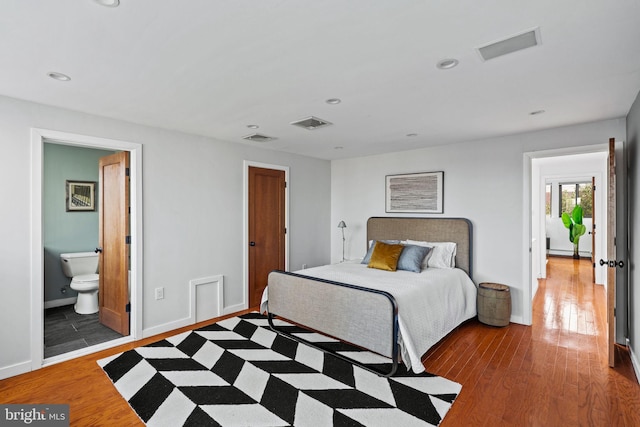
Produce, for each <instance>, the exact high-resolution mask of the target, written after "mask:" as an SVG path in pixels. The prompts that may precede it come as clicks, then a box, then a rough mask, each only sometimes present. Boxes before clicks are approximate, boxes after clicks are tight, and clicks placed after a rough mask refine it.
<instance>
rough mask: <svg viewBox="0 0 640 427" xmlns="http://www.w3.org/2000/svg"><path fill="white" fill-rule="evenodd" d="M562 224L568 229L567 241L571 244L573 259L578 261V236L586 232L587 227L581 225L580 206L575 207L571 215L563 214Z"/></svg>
mask: <svg viewBox="0 0 640 427" xmlns="http://www.w3.org/2000/svg"><path fill="white" fill-rule="evenodd" d="M562 223H563V224H564V226H565V227H567V228H568V229H569V241H571V243H573V258H574V259H580V252H578V246H579V244H580V236H582V235H584V233H585V232H586V231H587V227H585V225H584V224H583V223H582V206H580V205H576V207H574V208H573V210H572V211H571V215H569V214H568V213H566V212H563V213H562Z"/></svg>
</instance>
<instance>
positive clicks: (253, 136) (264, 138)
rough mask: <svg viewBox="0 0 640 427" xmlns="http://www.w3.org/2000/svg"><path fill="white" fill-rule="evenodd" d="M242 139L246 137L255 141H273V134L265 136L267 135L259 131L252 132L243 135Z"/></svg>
mask: <svg viewBox="0 0 640 427" xmlns="http://www.w3.org/2000/svg"><path fill="white" fill-rule="evenodd" d="M242 139H246V140H247V141H255V142H267V141H273V140H274V139H277V138H274V137H273V136H267V135H263V134H261V133H252V134H251V135H247V136H243V137H242Z"/></svg>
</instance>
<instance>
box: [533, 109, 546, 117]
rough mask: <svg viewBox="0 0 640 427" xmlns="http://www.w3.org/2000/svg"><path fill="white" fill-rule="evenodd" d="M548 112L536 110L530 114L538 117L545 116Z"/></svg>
mask: <svg viewBox="0 0 640 427" xmlns="http://www.w3.org/2000/svg"><path fill="white" fill-rule="evenodd" d="M545 112H546V111H544V110H536V111H532V112H530V113H529V115H531V116H537V115H538V114H544V113H545Z"/></svg>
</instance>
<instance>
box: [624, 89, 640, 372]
mask: <svg viewBox="0 0 640 427" xmlns="http://www.w3.org/2000/svg"><path fill="white" fill-rule="evenodd" d="M626 152H627V167H628V171H629V172H628V175H627V183H628V187H627V190H628V191H627V194H628V196H629V197H628V209H629V217H628V219H629V233H628V235H629V240H628V248H629V250H628V266H629V267H628V272H629V288H628V295H629V297H628V299H629V305H628V318H629V319H628V325H629V331H628V336H629V346H630V348H631V354H632V361H633V366H634V368H635V371H636V376H637V377H638V378H640V278H639V277H638V273H637V272H638V252H639V251H640V249H639V247H638V246H636V244H635V242H640V220H639V219H638V218H640V185H639V184H640V183H639V182H638V180H639V179H640V177H639V175H638V167H639V165H640V94H638V96H637V97H636V100H635V102H634V103H633V106H632V107H631V110H630V111H629V115H628V116H627V145H626Z"/></svg>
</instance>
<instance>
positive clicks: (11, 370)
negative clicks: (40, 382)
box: [0, 360, 31, 380]
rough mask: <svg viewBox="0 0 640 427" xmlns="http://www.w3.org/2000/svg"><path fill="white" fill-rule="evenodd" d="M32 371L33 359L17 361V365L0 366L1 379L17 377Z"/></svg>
mask: <svg viewBox="0 0 640 427" xmlns="http://www.w3.org/2000/svg"><path fill="white" fill-rule="evenodd" d="M27 372H31V361H30V360H29V361H28V362H21V363H16V364H15V365H11V366H6V367H4V368H0V380H4V379H5V378H10V377H15V376H16V375H20V374H25V373H27Z"/></svg>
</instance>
